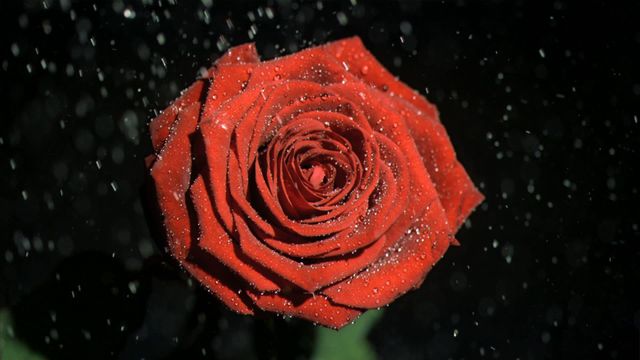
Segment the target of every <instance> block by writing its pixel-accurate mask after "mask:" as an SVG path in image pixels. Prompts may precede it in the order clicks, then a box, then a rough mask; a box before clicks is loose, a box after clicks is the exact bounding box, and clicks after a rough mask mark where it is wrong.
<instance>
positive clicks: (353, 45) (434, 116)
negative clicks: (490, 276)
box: [324, 37, 484, 233]
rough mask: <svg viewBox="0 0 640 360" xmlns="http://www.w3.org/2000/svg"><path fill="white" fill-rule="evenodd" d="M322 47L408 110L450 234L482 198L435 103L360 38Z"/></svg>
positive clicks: (389, 103) (407, 117) (393, 102)
mask: <svg viewBox="0 0 640 360" xmlns="http://www.w3.org/2000/svg"><path fill="white" fill-rule="evenodd" d="M324 49H325V51H327V53H329V54H330V55H332V56H334V57H335V58H336V59H338V60H339V61H343V62H344V63H345V64H346V65H347V67H348V69H349V70H348V71H349V72H350V73H352V74H353V75H355V76H357V77H358V78H360V79H362V80H364V81H365V82H366V83H368V84H370V85H372V86H374V87H375V88H377V89H379V90H381V91H384V92H388V93H389V94H391V95H393V96H396V97H398V98H399V99H397V101H389V102H387V104H388V105H389V106H391V107H393V108H395V109H397V110H403V111H408V112H410V115H408V116H405V119H406V122H407V125H408V126H409V129H410V131H411V133H412V135H413V136H412V137H413V139H414V141H415V142H416V146H417V148H418V151H420V154H421V155H422V157H423V159H424V165H425V166H426V167H427V170H428V171H429V175H431V179H432V180H433V182H434V183H435V185H436V189H437V190H438V194H439V196H440V200H441V202H442V205H443V207H444V209H445V212H446V213H447V218H448V220H449V223H450V224H451V230H452V233H455V231H456V230H457V229H458V228H459V227H460V225H461V224H462V222H464V220H465V219H466V218H467V216H469V214H470V213H471V211H472V210H473V209H474V208H475V207H476V206H477V205H478V204H479V203H480V202H481V201H482V199H483V198H484V197H483V196H482V194H480V192H479V191H478V190H477V189H476V188H475V186H474V185H473V183H472V182H471V179H469V176H468V175H467V173H466V171H465V170H464V168H463V167H462V165H461V164H460V163H459V162H458V161H457V160H456V157H455V151H454V149H453V146H452V145H451V141H450V140H449V137H448V135H447V132H446V130H445V129H444V127H443V126H442V124H441V123H440V120H439V116H438V111H437V110H436V108H435V106H433V105H432V104H431V103H429V102H428V101H427V99H425V98H424V97H423V96H422V95H420V94H419V93H417V92H416V91H415V90H413V89H411V88H410V87H408V86H407V85H405V84H404V83H403V82H401V81H399V80H397V79H396V78H395V77H394V76H393V75H392V74H391V73H390V72H389V71H387V70H386V69H385V68H384V67H383V66H382V64H380V63H379V62H378V60H376V58H375V57H374V56H373V55H372V54H371V53H370V52H369V51H368V50H367V49H366V48H365V47H364V45H363V44H362V41H361V40H360V38H358V37H352V38H348V39H344V40H339V41H334V42H332V43H329V44H327V45H325V46H324ZM402 100H404V101H402ZM405 101H406V103H405Z"/></svg>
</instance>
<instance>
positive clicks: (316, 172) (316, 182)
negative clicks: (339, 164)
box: [309, 165, 326, 189]
mask: <svg viewBox="0 0 640 360" xmlns="http://www.w3.org/2000/svg"><path fill="white" fill-rule="evenodd" d="M325 178H326V173H325V171H324V167H322V166H321V165H314V166H313V167H312V168H311V171H309V183H311V186H313V187H314V188H315V189H317V188H319V187H320V185H322V183H323V182H324V180H325Z"/></svg>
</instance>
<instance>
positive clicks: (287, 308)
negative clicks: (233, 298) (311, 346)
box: [248, 292, 362, 329]
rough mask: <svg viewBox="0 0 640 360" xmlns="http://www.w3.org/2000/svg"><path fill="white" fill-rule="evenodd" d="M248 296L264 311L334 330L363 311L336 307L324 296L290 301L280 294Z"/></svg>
mask: <svg viewBox="0 0 640 360" xmlns="http://www.w3.org/2000/svg"><path fill="white" fill-rule="evenodd" d="M248 295H249V296H250V297H251V299H252V300H253V301H254V302H255V304H256V305H257V306H258V307H260V308H261V309H262V310H266V311H273V312H276V313H280V314H284V315H289V316H295V317H300V318H303V319H307V320H309V321H313V322H314V323H318V324H320V325H324V326H327V327H330V328H333V329H340V328H341V327H343V326H345V325H347V324H348V323H349V322H351V321H353V320H354V319H355V318H357V317H358V316H360V314H362V310H360V309H354V308H349V307H345V306H341V305H336V304H334V303H332V302H331V301H329V300H328V299H327V298H325V297H324V296H322V295H315V296H311V295H303V296H298V298H297V299H295V298H294V299H289V298H286V297H283V296H282V295H279V294H265V295H260V294H255V293H252V292H249V293H248Z"/></svg>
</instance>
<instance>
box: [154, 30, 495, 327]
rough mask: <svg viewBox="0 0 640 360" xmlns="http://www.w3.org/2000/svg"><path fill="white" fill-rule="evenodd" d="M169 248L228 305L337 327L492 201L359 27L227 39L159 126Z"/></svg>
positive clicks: (419, 277)
mask: <svg viewBox="0 0 640 360" xmlns="http://www.w3.org/2000/svg"><path fill="white" fill-rule="evenodd" d="M150 132H151V139H152V143H153V148H154V155H152V156H150V158H149V159H148V166H149V168H150V172H151V177H152V180H153V183H154V185H155V200H156V202H157V206H158V208H159V210H160V213H161V214H162V221H161V222H162V230H163V232H164V234H165V235H166V239H167V244H168V249H169V250H170V252H171V254H172V255H173V256H174V257H175V258H176V259H177V260H178V261H179V262H180V263H181V264H182V266H183V267H184V268H185V269H187V270H188V271H189V272H190V273H191V274H192V275H193V276H194V277H195V278H196V279H198V281H200V282H201V283H202V284H204V285H205V286H206V287H207V288H208V289H209V290H210V291H211V292H213V293H214V294H215V295H216V296H217V297H219V298H220V300H222V301H223V302H224V303H225V304H226V305H227V306H229V307H230V308H231V309H233V310H235V311H237V312H239V313H242V314H252V313H254V312H256V311H259V310H264V311H272V312H277V313H281V314H285V315H290V316H296V317H301V318H305V319H308V320H311V321H314V322H317V323H319V324H322V325H325V326H330V327H333V328H340V327H342V326H344V325H345V324H347V323H349V322H350V321H352V320H353V319H354V318H356V317H357V316H358V315H360V314H361V313H362V312H363V311H366V310H367V309H371V308H377V307H380V306H383V305H386V304H389V303H390V302H391V301H393V300H394V299H395V298H397V297H398V296H400V295H402V294H404V293H405V292H407V291H409V290H411V289H413V288H416V287H418V286H419V285H420V284H421V283H422V281H423V279H424V277H425V275H426V273H427V272H428V271H429V269H430V268H431V267H432V266H433V265H434V264H435V262H436V261H438V259H440V258H441V257H442V256H443V254H444V252H445V250H446V249H447V247H448V246H449V244H451V243H455V240H454V237H453V236H454V234H455V233H456V230H457V229H458V227H459V226H460V225H461V223H462V222H463V221H464V219H465V218H466V217H467V216H468V215H469V213H470V212H471V211H472V209H473V208H474V207H475V206H476V205H477V204H478V203H479V202H480V201H481V200H482V195H481V194H480V193H479V192H478V190H477V189H476V188H475V187H474V186H473V184H472V183H471V181H470V179H469V177H468V176H467V173H466V172H465V170H464V168H463V167H462V165H461V164H460V163H459V162H458V161H457V160H456V157H455V153H454V150H453V147H452V145H451V143H450V141H449V138H448V137H447V133H446V131H445V129H444V127H443V126H442V124H441V123H440V120H439V119H438V113H437V110H436V108H435V107H434V106H433V105H432V104H430V103H429V102H428V101H427V100H426V99H425V98H424V97H422V96H420V95H419V94H418V93H416V92H415V91H413V90H411V89H410V88H409V87H407V86H406V85H405V84H403V83H402V82H400V81H398V80H397V79H395V78H394V77H393V75H391V74H390V73H389V72H388V71H387V70H386V69H384V68H383V67H382V66H381V65H380V63H378V62H377V61H376V59H375V58H374V57H373V56H372V55H371V54H370V53H369V52H368V51H367V50H366V49H365V48H364V46H363V44H362V42H361V41H360V39H358V38H350V39H345V40H340V41H336V42H333V43H329V44H326V45H324V46H318V47H314V48H310V49H306V50H303V51H300V52H298V53H296V54H293V55H290V56H285V57H281V58H278V59H274V60H271V61H265V62H261V61H260V60H259V58H258V54H257V53H256V50H255V47H254V45H253V44H245V45H241V46H237V47H234V48H232V49H231V50H229V51H228V52H227V53H226V54H225V55H224V56H223V57H222V58H220V59H219V60H218V61H217V62H216V63H215V65H214V66H213V67H212V68H211V69H209V71H208V74H207V76H205V77H203V78H201V79H198V80H197V81H196V82H195V83H194V84H193V85H191V87H189V88H188V89H187V90H186V91H185V92H184V93H183V94H182V96H181V97H180V98H179V99H177V100H176V101H175V102H174V103H173V104H172V105H171V106H169V107H168V108H167V109H166V110H165V111H164V112H163V113H162V114H161V115H159V116H158V117H157V118H155V119H154V120H153V121H152V122H151V124H150Z"/></svg>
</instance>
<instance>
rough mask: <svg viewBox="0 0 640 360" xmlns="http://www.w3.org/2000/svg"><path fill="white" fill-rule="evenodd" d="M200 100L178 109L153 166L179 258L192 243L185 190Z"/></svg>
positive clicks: (155, 180) (166, 219) (167, 223)
mask: <svg viewBox="0 0 640 360" xmlns="http://www.w3.org/2000/svg"><path fill="white" fill-rule="evenodd" d="M199 110H200V104H199V103H193V104H191V105H189V106H187V107H186V108H184V109H182V111H181V112H180V113H178V117H177V120H176V121H175V124H174V126H173V131H172V132H171V134H170V136H169V138H168V139H167V141H166V143H165V145H164V147H163V148H162V150H161V151H160V153H159V154H158V159H157V160H156V162H155V163H154V165H153V167H152V168H151V177H152V179H153V181H154V185H155V188H156V193H157V199H158V205H159V208H160V209H161V210H162V214H163V215H164V226H165V229H166V231H167V234H168V241H169V247H170V248H171V252H172V253H173V255H174V256H176V257H177V258H178V259H179V260H182V259H184V258H185V257H186V253H187V250H188V249H189V248H190V246H191V234H190V225H189V224H190V219H189V214H188V213H187V210H186V207H185V193H186V192H187V189H188V187H189V180H190V179H189V178H190V176H191V171H190V168H191V156H190V155H189V154H190V153H191V144H190V142H189V135H190V134H191V133H192V132H193V131H194V130H195V128H196V125H197V122H198V113H199Z"/></svg>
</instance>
